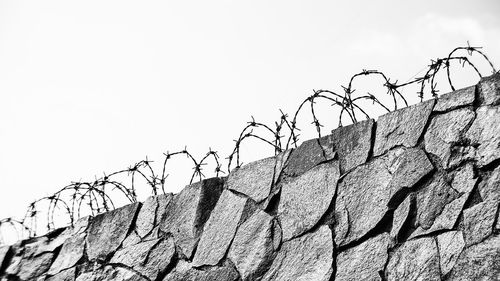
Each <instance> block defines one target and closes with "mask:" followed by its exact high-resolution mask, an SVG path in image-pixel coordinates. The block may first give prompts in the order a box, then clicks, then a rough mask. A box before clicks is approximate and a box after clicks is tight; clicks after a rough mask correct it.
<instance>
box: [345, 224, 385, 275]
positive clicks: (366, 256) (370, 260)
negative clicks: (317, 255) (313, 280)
mask: <svg viewBox="0 0 500 281" xmlns="http://www.w3.org/2000/svg"><path fill="white" fill-rule="evenodd" d="M390 245H391V238H390V237H389V235H388V234H387V233H382V234H381V235H378V236H375V237H373V238H370V239H368V240H366V241H365V242H363V243H361V244H359V245H358V246H355V247H353V248H349V249H348V250H345V251H343V252H340V253H339V254H337V273H336V275H335V280H336V281H351V280H352V281H357V280H380V275H379V271H382V272H383V271H384V268H385V264H386V262H387V259H388V253H387V250H388V248H389V246H390Z"/></svg>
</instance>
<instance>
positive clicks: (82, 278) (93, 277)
mask: <svg viewBox="0 0 500 281" xmlns="http://www.w3.org/2000/svg"><path fill="white" fill-rule="evenodd" d="M108 280H113V281H150V280H148V279H146V278H144V277H142V276H140V275H138V274H136V273H135V272H133V271H132V270H130V269H128V268H124V267H116V266H111V265H106V266H104V267H103V268H99V269H96V270H93V271H92V272H86V273H83V274H80V275H79V276H78V277H77V278H76V280H75V281H108Z"/></svg>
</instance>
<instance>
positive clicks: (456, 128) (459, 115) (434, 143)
mask: <svg viewBox="0 0 500 281" xmlns="http://www.w3.org/2000/svg"><path fill="white" fill-rule="evenodd" d="M474 116H475V113H474V111H472V110H470V109H468V108H464V109H457V110H455V111H451V112H448V113H445V114H442V115H438V116H436V117H434V118H432V121H431V124H430V125H429V128H428V129H427V132H426V133H425V136H424V140H425V150H426V151H427V152H429V153H432V154H434V155H436V156H438V157H439V158H440V159H441V165H442V166H443V167H444V168H448V167H449V162H450V157H451V148H452V147H453V145H454V144H455V143H457V142H459V141H460V140H461V138H462V135H463V133H464V131H465V130H466V129H467V128H468V126H469V125H470V123H471V122H472V120H474Z"/></svg>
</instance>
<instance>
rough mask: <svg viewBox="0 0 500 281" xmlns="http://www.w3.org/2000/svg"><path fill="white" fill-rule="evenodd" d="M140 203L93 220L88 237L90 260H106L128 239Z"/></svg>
mask: <svg viewBox="0 0 500 281" xmlns="http://www.w3.org/2000/svg"><path fill="white" fill-rule="evenodd" d="M138 208H139V203H134V204H130V205H127V206H124V207H121V208H118V209H115V210H113V211H110V212H107V213H103V214H99V215H97V216H95V217H94V218H92V220H91V222H90V226H89V231H88V235H87V237H86V244H87V255H88V258H89V260H96V259H105V258H106V257H107V256H108V255H110V254H112V253H114V252H115V251H116V250H117V249H118V247H119V246H120V245H121V243H122V242H123V240H125V238H126V237H127V233H128V231H129V229H130V227H131V225H132V223H133V220H134V218H135V215H136V213H137V210H138Z"/></svg>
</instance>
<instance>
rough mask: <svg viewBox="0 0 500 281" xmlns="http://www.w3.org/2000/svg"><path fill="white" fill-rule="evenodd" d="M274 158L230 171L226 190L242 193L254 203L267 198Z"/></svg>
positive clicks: (269, 190)
mask: <svg viewBox="0 0 500 281" xmlns="http://www.w3.org/2000/svg"><path fill="white" fill-rule="evenodd" d="M275 164H276V159H275V157H269V158H265V159H262V160H258V161H255V162H251V163H248V164H246V165H244V166H242V167H241V168H238V169H235V170H233V171H231V173H230V174H229V177H228V178H227V182H226V188H228V189H231V190H234V191H237V192H240V193H243V194H245V195H247V196H249V197H250V198H252V199H253V200H254V201H256V202H261V201H263V200H264V199H266V198H267V196H268V195H269V193H270V192H271V186H272V184H273V177H274V165H275Z"/></svg>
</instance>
